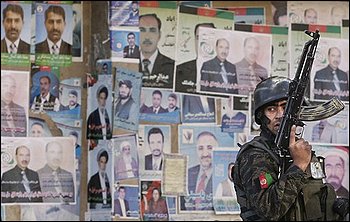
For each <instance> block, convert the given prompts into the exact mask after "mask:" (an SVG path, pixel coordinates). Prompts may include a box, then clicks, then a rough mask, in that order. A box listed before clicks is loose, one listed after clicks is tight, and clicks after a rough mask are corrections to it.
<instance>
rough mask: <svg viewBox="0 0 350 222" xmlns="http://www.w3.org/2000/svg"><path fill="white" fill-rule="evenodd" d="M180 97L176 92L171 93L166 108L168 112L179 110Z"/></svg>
mask: <svg viewBox="0 0 350 222" xmlns="http://www.w3.org/2000/svg"><path fill="white" fill-rule="evenodd" d="M177 104H178V97H177V95H176V94H175V93H170V94H169V96H168V107H167V108H166V111H167V112H169V113H170V112H174V111H177V110H179V107H178V105H177Z"/></svg>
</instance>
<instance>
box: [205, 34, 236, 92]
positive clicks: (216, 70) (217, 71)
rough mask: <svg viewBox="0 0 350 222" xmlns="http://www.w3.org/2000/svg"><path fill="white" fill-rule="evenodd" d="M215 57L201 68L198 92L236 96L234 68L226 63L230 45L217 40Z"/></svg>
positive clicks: (225, 41) (227, 42)
mask: <svg viewBox="0 0 350 222" xmlns="http://www.w3.org/2000/svg"><path fill="white" fill-rule="evenodd" d="M215 52H216V57H215V58H213V59H210V60H209V61H206V62H204V63H203V65H202V68H201V72H200V73H201V78H200V80H201V82H200V90H201V91H209V92H220V93H229V94H237V93H238V91H237V89H236V88H237V87H236V85H237V73H236V66H235V65H234V64H232V63H231V62H229V61H227V56H228V54H229V52H230V43H229V41H228V40H227V39H225V38H219V39H217V40H216V44H215Z"/></svg>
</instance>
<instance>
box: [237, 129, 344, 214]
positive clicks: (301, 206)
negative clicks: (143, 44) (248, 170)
mask: <svg viewBox="0 0 350 222" xmlns="http://www.w3.org/2000/svg"><path fill="white" fill-rule="evenodd" d="M265 140H266V139H265V138H263V137H261V136H259V138H257V140H252V141H250V142H248V143H246V144H244V145H243V146H242V147H241V149H240V151H239V153H238V155H237V158H236V162H238V160H239V159H240V156H241V155H242V153H243V152H245V151H246V150H248V149H249V148H258V149H262V150H264V151H266V152H267V153H269V155H270V156H271V157H272V158H273V159H274V160H275V161H276V162H277V163H278V165H279V166H280V169H281V164H282V159H281V157H279V155H277V154H276V153H274V152H273V151H272V150H270V149H268V148H267V147H269V146H268V145H267V143H266V141H265ZM314 161H318V159H317V158H316V156H315V155H313V157H312V162H314ZM234 167H238V166H234ZM288 167H289V166H286V169H287V168H288ZM321 167H322V166H321ZM322 168H323V167H322ZM323 169H324V168H323ZM234 170H237V171H236V172H239V170H238V169H234ZM307 170H308V171H309V173H311V172H310V171H311V168H310V165H309V167H308V169H307ZM233 178H234V180H236V179H239V178H237V177H236V176H235V175H234V177H233ZM236 192H237V196H239V197H240V198H241V202H243V203H248V200H247V199H246V195H245V193H244V192H242V191H241V190H239V189H238V190H237V189H236ZM242 198H243V201H242ZM336 200H337V198H336V192H335V190H334V188H333V187H332V185H330V184H328V183H324V182H323V181H322V179H314V178H312V177H310V178H309V181H308V183H307V184H305V186H304V187H303V188H302V189H301V191H300V193H299V194H298V197H297V199H296V201H295V202H294V204H293V205H292V207H291V208H290V209H289V210H288V212H287V213H286V214H285V215H284V216H283V217H282V218H280V220H282V221H340V220H343V219H344V218H343V217H341V216H340V215H339V214H337V213H336V212H335V211H334V210H333V205H334V203H335V202H336ZM242 207H244V208H245V209H247V208H249V206H241V209H242ZM244 214H245V215H250V216H251V218H252V220H254V218H260V217H259V216H258V215H255V212H254V211H253V210H247V211H246V212H244ZM254 215H255V216H254Z"/></svg>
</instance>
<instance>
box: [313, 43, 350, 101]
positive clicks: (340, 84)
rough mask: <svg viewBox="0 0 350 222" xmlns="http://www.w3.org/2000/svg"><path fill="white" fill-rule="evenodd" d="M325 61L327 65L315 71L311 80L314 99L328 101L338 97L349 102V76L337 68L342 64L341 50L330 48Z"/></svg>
mask: <svg viewBox="0 0 350 222" xmlns="http://www.w3.org/2000/svg"><path fill="white" fill-rule="evenodd" d="M344 47H345V46H344ZM327 59H328V65H327V66H326V67H324V68H322V69H320V70H318V71H316V74H315V77H314V80H313V81H314V98H315V99H320V100H330V99H332V98H333V97H338V98H339V99H340V100H342V101H349V75H348V74H347V73H346V72H345V71H343V70H341V69H340V67H339V66H340V65H341V62H342V51H341V49H340V48H338V47H336V46H334V47H330V48H329V49H328V53H327ZM343 61H344V58H343Z"/></svg>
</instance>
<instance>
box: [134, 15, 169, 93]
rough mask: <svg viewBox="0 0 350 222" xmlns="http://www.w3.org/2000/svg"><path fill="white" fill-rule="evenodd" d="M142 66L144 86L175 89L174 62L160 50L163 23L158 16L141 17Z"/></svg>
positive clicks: (140, 66)
mask: <svg viewBox="0 0 350 222" xmlns="http://www.w3.org/2000/svg"><path fill="white" fill-rule="evenodd" d="M139 27H140V46H141V54H140V65H139V71H140V72H142V73H143V86H145V87H157V88H173V75H174V60H173V59H171V58H169V57H167V56H165V55H163V54H162V53H161V52H160V51H159V48H158V42H159V40H160V38H161V27H162V22H161V20H160V19H159V18H158V16H157V15H156V14H144V15H141V16H140V22H139Z"/></svg>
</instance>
